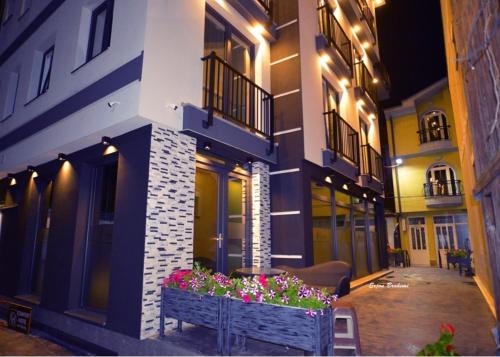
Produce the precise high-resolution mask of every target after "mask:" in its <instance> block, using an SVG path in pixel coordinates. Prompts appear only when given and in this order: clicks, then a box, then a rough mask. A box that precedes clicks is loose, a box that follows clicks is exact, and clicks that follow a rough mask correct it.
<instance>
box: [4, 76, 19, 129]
mask: <svg viewBox="0 0 500 357" xmlns="http://www.w3.org/2000/svg"><path fill="white" fill-rule="evenodd" d="M18 83H19V73H17V72H12V73H11V74H10V75H9V80H8V82H7V93H6V95H5V107H4V113H3V119H5V118H7V117H8V116H10V115H11V114H12V113H14V107H15V105H16V96H17V87H18Z"/></svg>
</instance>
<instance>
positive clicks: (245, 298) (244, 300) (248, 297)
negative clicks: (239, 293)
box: [242, 294, 252, 304]
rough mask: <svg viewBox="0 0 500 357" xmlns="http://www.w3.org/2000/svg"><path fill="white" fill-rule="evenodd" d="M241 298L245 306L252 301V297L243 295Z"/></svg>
mask: <svg viewBox="0 0 500 357" xmlns="http://www.w3.org/2000/svg"><path fill="white" fill-rule="evenodd" d="M242 298H243V302H244V303H245V304H248V303H249V302H250V301H252V297H251V296H250V295H246V294H245V295H243V297H242Z"/></svg>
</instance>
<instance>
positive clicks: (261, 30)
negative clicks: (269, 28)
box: [253, 24, 266, 35]
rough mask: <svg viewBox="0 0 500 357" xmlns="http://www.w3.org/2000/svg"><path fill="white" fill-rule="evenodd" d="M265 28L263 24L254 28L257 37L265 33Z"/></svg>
mask: <svg viewBox="0 0 500 357" xmlns="http://www.w3.org/2000/svg"><path fill="white" fill-rule="evenodd" d="M265 30H266V29H265V27H264V26H263V25H262V24H256V25H255V26H254V27H253V32H254V33H255V34H256V35H262V34H263V33H264V31H265Z"/></svg>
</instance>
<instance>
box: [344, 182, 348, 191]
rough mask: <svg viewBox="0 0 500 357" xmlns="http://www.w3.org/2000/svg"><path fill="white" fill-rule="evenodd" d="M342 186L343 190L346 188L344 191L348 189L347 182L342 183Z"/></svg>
mask: <svg viewBox="0 0 500 357" xmlns="http://www.w3.org/2000/svg"><path fill="white" fill-rule="evenodd" d="M342 188H343V189H344V190H346V191H347V190H349V187H348V186H347V184H346V183H345V184H343V185H342Z"/></svg>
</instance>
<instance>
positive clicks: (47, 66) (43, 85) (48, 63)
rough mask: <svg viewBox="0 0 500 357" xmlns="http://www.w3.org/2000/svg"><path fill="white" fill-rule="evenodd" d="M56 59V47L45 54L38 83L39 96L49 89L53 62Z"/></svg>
mask: <svg viewBox="0 0 500 357" xmlns="http://www.w3.org/2000/svg"><path fill="white" fill-rule="evenodd" d="M53 59H54V46H52V47H50V48H49V49H48V50H47V51H45V53H44V54H43V58H42V66H41V68H40V80H39V81H38V89H37V95H41V94H43V93H45V92H46V91H47V90H48V89H49V84H50V73H51V71H52V61H53Z"/></svg>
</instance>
